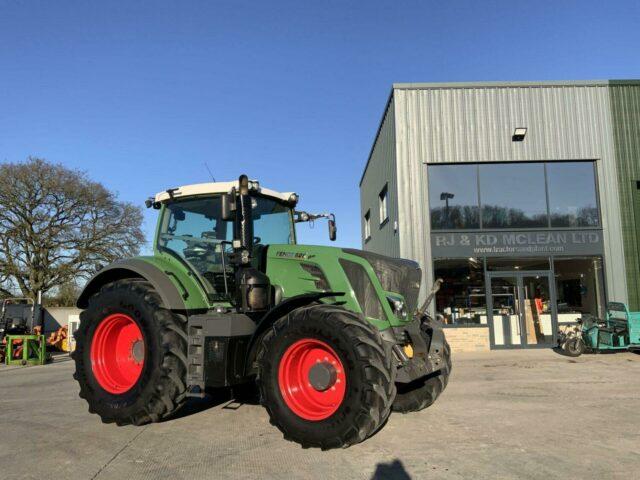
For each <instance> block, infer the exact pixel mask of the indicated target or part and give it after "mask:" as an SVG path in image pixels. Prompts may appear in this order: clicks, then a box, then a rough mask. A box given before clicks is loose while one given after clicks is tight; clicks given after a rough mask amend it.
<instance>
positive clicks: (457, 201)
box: [428, 164, 480, 230]
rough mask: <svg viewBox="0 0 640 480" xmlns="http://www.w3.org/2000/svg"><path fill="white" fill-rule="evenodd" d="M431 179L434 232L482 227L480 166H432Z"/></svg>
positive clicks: (430, 198) (430, 201) (430, 194)
mask: <svg viewBox="0 0 640 480" xmlns="http://www.w3.org/2000/svg"><path fill="white" fill-rule="evenodd" d="M428 177H429V205H430V206H431V212H430V215H431V228H432V229H434V230H449V229H456V230H457V229H474V228H479V227H480V208H479V207H478V166H477V165H472V164H466V165H432V166H429V174H428Z"/></svg>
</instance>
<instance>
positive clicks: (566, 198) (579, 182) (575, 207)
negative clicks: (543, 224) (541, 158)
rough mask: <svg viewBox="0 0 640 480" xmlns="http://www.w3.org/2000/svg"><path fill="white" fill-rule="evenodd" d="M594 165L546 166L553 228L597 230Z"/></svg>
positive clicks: (565, 163)
mask: <svg viewBox="0 0 640 480" xmlns="http://www.w3.org/2000/svg"><path fill="white" fill-rule="evenodd" d="M593 167H594V166H593V163H592V162H559V163H547V186H548V188H549V212H550V214H551V226H552V227H597V226H598V225H599V224H600V219H599V218H598V201H597V199H596V179H595V173H594V168H593Z"/></svg>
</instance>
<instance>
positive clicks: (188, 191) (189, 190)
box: [155, 180, 294, 202]
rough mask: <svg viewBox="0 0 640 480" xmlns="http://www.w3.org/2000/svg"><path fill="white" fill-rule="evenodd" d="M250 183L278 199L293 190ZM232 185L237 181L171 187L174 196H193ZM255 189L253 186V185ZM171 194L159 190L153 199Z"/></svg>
mask: <svg viewBox="0 0 640 480" xmlns="http://www.w3.org/2000/svg"><path fill="white" fill-rule="evenodd" d="M249 183H250V184H251V183H253V184H254V185H257V191H258V192H259V193H260V194H262V195H264V196H266V197H272V198H276V199H278V200H283V201H288V200H289V199H290V197H291V195H293V193H294V192H276V191H275V190H269V189H268V188H263V187H261V186H260V185H259V184H258V182H257V181H255V180H250V182H249ZM233 187H236V188H238V181H237V180H236V181H233V182H209V183H195V184H193V185H183V186H181V187H178V188H176V189H171V190H173V191H172V194H173V196H174V197H180V198H184V197H193V196H196V195H215V194H220V193H227V192H229V191H230V190H231V189H232V188H233ZM254 191H255V187H254ZM170 198H171V195H170V194H169V190H165V191H163V192H159V193H157V194H156V197H155V201H156V202H164V201H166V200H169V199H170Z"/></svg>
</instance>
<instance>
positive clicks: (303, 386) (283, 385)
mask: <svg viewBox="0 0 640 480" xmlns="http://www.w3.org/2000/svg"><path fill="white" fill-rule="evenodd" d="M278 383H279V385H280V393H281V394H282V398H283V399H284V401H285V403H286V404H287V406H288V407H289V408H290V409H291V410H292V411H293V413H295V414H296V415H298V416H299V417H301V418H304V419H305V420H311V421H319V420H324V419H326V418H329V417H330V416H331V415H333V414H334V413H335V412H336V410H338V408H339V407H340V404H342V401H343V400H344V395H345V392H346V388H347V377H346V375H345V372H344V367H343V365H342V362H341V361H340V357H338V355H337V354H336V352H334V351H333V349H332V348H331V347H330V346H329V345H327V344H326V343H324V342H321V341H320V340H316V339H313V338H305V339H302V340H298V341H297V342H296V343H294V344H293V345H291V346H290V347H289V348H287V351H286V352H284V355H283V356H282V359H281V360H280V366H279V368H278ZM312 383H313V384H312Z"/></svg>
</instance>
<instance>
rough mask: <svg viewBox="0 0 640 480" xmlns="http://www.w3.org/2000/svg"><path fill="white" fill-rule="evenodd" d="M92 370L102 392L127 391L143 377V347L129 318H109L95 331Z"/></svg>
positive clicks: (118, 393)
mask: <svg viewBox="0 0 640 480" xmlns="http://www.w3.org/2000/svg"><path fill="white" fill-rule="evenodd" d="M90 356H91V370H92V372H93V376H94V378H95V379H96V381H97V382H98V384H99V385H100V387H102V388H103V389H104V390H106V391H107V392H109V393H112V394H115V395H121V394H123V393H125V392H127V391H129V390H130V389H131V388H132V387H133V386H134V385H135V384H136V383H137V381H138V379H139V378H140V375H141V374H142V369H143V367H144V361H145V346H144V339H143V336H142V331H141V330H140V327H139V326H138V324H137V323H136V322H135V321H134V320H133V318H131V317H130V316H129V315H126V314H124V313H114V314H111V315H109V316H107V317H105V318H104V319H102V320H101V321H100V323H99V324H98V326H97V327H96V329H95V331H94V333H93V338H92V340H91V347H90Z"/></svg>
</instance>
